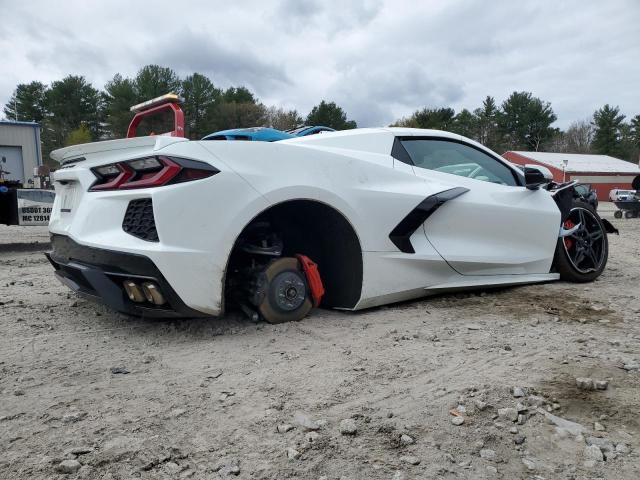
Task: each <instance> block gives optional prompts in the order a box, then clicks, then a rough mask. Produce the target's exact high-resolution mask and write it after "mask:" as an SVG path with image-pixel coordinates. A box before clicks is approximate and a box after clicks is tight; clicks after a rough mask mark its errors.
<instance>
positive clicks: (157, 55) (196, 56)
mask: <svg viewBox="0 0 640 480" xmlns="http://www.w3.org/2000/svg"><path fill="white" fill-rule="evenodd" d="M152 46H153V51H154V53H153V54H152V55H151V56H150V57H149V61H150V63H158V64H161V65H167V66H169V67H171V68H173V69H175V70H176V71H178V72H179V73H182V74H184V75H187V74H189V73H192V72H194V71H196V72H199V73H203V74H206V75H208V76H209V77H210V78H211V80H212V81H213V82H214V83H215V84H216V85H224V86H228V85H244V86H247V87H248V88H250V89H252V90H253V91H255V92H257V93H258V95H263V94H265V93H267V92H269V91H271V90H273V89H279V88H286V87H287V86H288V85H290V83H291V82H290V80H289V79H288V78H287V75H286V73H285V71H284V68H283V67H282V65H281V63H282V60H279V59H275V60H271V61H264V60H262V59H260V58H258V57H257V56H256V55H255V54H254V53H253V52H252V50H251V48H250V46H249V45H242V42H236V43H235V45H229V44H227V45H225V44H223V43H221V42H219V41H217V40H216V38H215V37H214V36H213V35H212V34H210V33H206V32H194V31H192V30H190V29H189V28H187V27H185V28H183V29H181V30H179V31H178V32H177V33H176V35H175V36H174V37H173V38H171V39H165V40H162V41H161V42H159V43H157V42H154V44H153V45H151V42H150V45H149V48H151V47H152Z"/></svg>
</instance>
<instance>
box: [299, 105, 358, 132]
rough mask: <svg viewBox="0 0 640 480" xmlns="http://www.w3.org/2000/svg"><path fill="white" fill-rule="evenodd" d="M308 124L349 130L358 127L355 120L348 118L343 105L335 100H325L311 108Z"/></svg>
mask: <svg viewBox="0 0 640 480" xmlns="http://www.w3.org/2000/svg"><path fill="white" fill-rule="evenodd" d="M306 124H307V125H322V126H325V127H330V128H335V129H336V130H349V129H352V128H356V127H357V124H356V122H355V121H353V120H347V114H346V113H345V111H344V110H343V109H342V108H341V107H339V106H338V105H336V103H335V102H326V101H325V100H322V101H321V102H320V103H319V104H318V105H316V106H315V107H313V108H312V109H311V112H309V115H307V121H306Z"/></svg>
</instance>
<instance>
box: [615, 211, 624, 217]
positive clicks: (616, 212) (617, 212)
mask: <svg viewBox="0 0 640 480" xmlns="http://www.w3.org/2000/svg"><path fill="white" fill-rule="evenodd" d="M613 216H614V217H615V218H622V210H616V211H615V212H613Z"/></svg>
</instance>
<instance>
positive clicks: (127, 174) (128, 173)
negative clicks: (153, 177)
mask: <svg viewBox="0 0 640 480" xmlns="http://www.w3.org/2000/svg"><path fill="white" fill-rule="evenodd" d="M116 167H118V170H120V173H119V174H118V176H117V177H114V179H113V180H111V181H110V182H107V183H100V184H98V185H94V186H92V187H91V188H90V189H89V190H91V191H93V190H112V189H116V188H118V187H120V186H121V185H122V184H123V183H124V182H126V181H127V180H129V179H130V178H131V177H133V174H134V173H135V172H134V171H133V169H132V168H130V167H129V166H127V164H125V163H116Z"/></svg>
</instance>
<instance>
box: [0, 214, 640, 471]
mask: <svg viewBox="0 0 640 480" xmlns="http://www.w3.org/2000/svg"><path fill="white" fill-rule="evenodd" d="M604 210H605V216H606V217H607V218H609V219H611V221H612V222H613V223H614V224H615V225H616V226H618V227H619V228H620V230H621V235H620V236H619V237H617V236H610V258H609V266H608V268H607V270H606V271H605V273H604V274H603V275H602V277H601V278H600V279H599V280H598V281H596V282H594V283H592V284H586V285H572V284H567V283H560V282H556V283H550V284H545V285H533V286H526V287H520V288H510V289H501V290H492V291H486V292H475V293H471V294H456V295H443V296H439V297H435V298H431V299H426V300H422V301H414V302H409V303H403V304H399V305H393V306H389V307H384V308H378V309H372V310H368V311H364V312H358V313H344V312H338V311H323V310H318V311H315V312H313V313H312V315H311V316H310V317H309V318H307V319H305V320H304V321H302V322H299V323H293V324H285V325H279V326H272V325H269V324H265V323H257V324H255V323H251V322H249V321H248V320H246V319H244V318H243V317H241V316H237V315H229V316H227V317H225V318H222V319H210V320H185V321H157V320H154V321H150V320H144V319H136V318H128V317H125V316H123V315H120V314H117V313H114V312H111V311H109V310H107V309H106V308H104V307H102V306H97V305H95V304H92V303H89V302H85V301H84V300H80V299H78V298H76V297H75V296H73V295H72V294H70V293H69V292H68V291H67V290H66V289H65V288H64V287H62V286H61V285H59V284H58V283H57V282H56V281H55V280H54V278H53V274H52V269H51V267H50V266H49V265H48V263H47V261H46V259H45V258H44V256H43V255H42V254H41V253H40V252H34V251H16V250H12V249H11V248H10V247H7V246H5V247H4V248H3V249H0V305H1V306H0V326H1V329H2V330H1V332H2V335H1V337H0V449H1V451H2V455H0V478H2V479H13V478H20V479H27V478H28V479H40V478H42V479H56V478H96V479H98V478H100V479H129V478H142V479H154V478H193V479H215V478H219V477H220V478H226V477H231V478H233V477H237V478H244V479H249V478H251V479H282V478H305V479H306V478H310V479H320V478H326V479H389V480H391V479H395V480H399V479H412V478H474V479H475V478H502V479H520V478H527V479H528V478H532V479H533V478H535V479H556V478H561V479H565V478H566V479H582V478H585V479H586V478H610V479H634V480H635V479H638V478H640V456H639V454H640V388H639V387H640V370H639V369H640V347H639V340H640V326H639V325H638V322H637V319H638V316H639V313H640V257H639V256H638V245H640V220H613V218H612V215H611V210H610V209H606V208H605V209H604ZM7 231H8V230H7V229H2V230H0V236H3V235H4V236H6V234H7ZM33 232H34V233H33V234H30V233H29V232H28V231H27V230H26V229H23V230H22V231H20V232H18V231H16V230H12V231H11V235H12V238H13V240H12V241H13V242H23V243H30V242H32V241H35V240H38V241H41V240H42V239H34V238H25V237H24V235H23V234H25V235H30V236H34V237H38V235H40V233H39V232H38V231H36V230H33ZM21 236H22V237H21ZM19 237H20V238H22V239H20V238H19ZM44 241H46V236H45V237H44ZM4 243H10V242H7V241H6V240H5V242H4ZM576 377H578V378H583V377H587V378H589V379H592V380H593V381H596V382H599V381H606V382H608V386H607V388H606V389H605V390H591V389H589V388H590V387H591V385H592V383H590V381H588V380H580V381H579V383H580V385H581V386H582V387H583V388H587V389H586V390H585V389H580V388H578V386H577V382H576ZM599 386H600V387H604V384H601V385H599ZM514 387H516V388H514ZM521 395H522V396H521ZM518 404H520V405H518ZM549 412H551V414H552V415H554V416H555V417H554V416H549ZM519 415H520V416H519ZM557 417H559V419H558V418H557ZM514 420H515V421H514ZM554 421H555V422H556V423H557V424H559V426H556V425H554V424H553V422H554ZM566 421H570V422H575V423H567V422H566ZM65 471H66V472H72V473H63V472H65Z"/></svg>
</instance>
